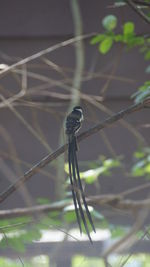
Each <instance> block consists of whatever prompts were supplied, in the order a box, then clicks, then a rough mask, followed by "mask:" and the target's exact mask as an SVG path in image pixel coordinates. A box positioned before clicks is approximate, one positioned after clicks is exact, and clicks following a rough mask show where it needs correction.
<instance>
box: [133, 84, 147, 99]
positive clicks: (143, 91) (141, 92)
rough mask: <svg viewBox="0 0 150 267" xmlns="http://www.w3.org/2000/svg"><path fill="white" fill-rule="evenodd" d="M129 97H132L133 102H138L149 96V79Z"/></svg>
mask: <svg viewBox="0 0 150 267" xmlns="http://www.w3.org/2000/svg"><path fill="white" fill-rule="evenodd" d="M131 98H134V101H135V103H140V102H143V101H144V100H145V99H147V98H150V81H146V82H145V83H144V85H142V86H140V87H139V89H138V90H137V92H135V93H134V94H133V95H132V96H131Z"/></svg>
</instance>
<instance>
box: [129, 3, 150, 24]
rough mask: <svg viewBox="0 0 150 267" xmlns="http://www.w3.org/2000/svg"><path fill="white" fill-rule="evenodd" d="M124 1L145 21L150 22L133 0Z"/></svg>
mask: <svg viewBox="0 0 150 267" xmlns="http://www.w3.org/2000/svg"><path fill="white" fill-rule="evenodd" d="M126 2H127V4H128V5H129V6H130V7H131V8H132V9H133V10H134V11H135V12H136V13H137V14H138V16H140V17H141V18H142V19H143V20H144V21H145V22H146V23H148V24H150V19H149V17H148V16H146V15H145V14H144V12H143V11H142V10H141V9H139V8H138V7H137V6H136V4H135V3H134V1H132V0H126Z"/></svg>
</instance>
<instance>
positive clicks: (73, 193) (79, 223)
mask: <svg viewBox="0 0 150 267" xmlns="http://www.w3.org/2000/svg"><path fill="white" fill-rule="evenodd" d="M68 163H69V177H70V183H71V187H72V188H71V191H72V198H73V203H74V207H75V213H76V218H77V222H78V225H79V229H80V233H81V234H82V227H81V221H80V215H79V211H78V206H77V201H76V193H75V191H74V189H73V187H74V183H73V178H72V169H71V142H70V140H69V147H68Z"/></svg>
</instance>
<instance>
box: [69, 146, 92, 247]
mask: <svg viewBox="0 0 150 267" xmlns="http://www.w3.org/2000/svg"><path fill="white" fill-rule="evenodd" d="M70 152H71V155H70V156H71V163H72V171H73V179H74V184H75V187H76V188H78V181H77V177H76V169H75V166H76V165H75V153H76V150H75V147H74V144H73V142H72V143H71V151H70ZM76 198H77V203H78V206H79V211H80V215H81V218H82V221H83V224H84V227H85V230H86V233H87V235H88V237H89V240H90V242H91V243H93V242H92V239H91V236H90V233H89V229H88V225H87V222H86V218H85V215H84V211H83V208H82V205H81V201H80V193H79V192H76Z"/></svg>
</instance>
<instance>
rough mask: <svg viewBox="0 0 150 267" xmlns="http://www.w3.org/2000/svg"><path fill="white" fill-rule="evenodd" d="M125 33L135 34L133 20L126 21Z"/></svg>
mask: <svg viewBox="0 0 150 267" xmlns="http://www.w3.org/2000/svg"><path fill="white" fill-rule="evenodd" d="M123 34H124V35H133V34H134V23H133V22H126V23H125V24H124V25H123Z"/></svg>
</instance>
